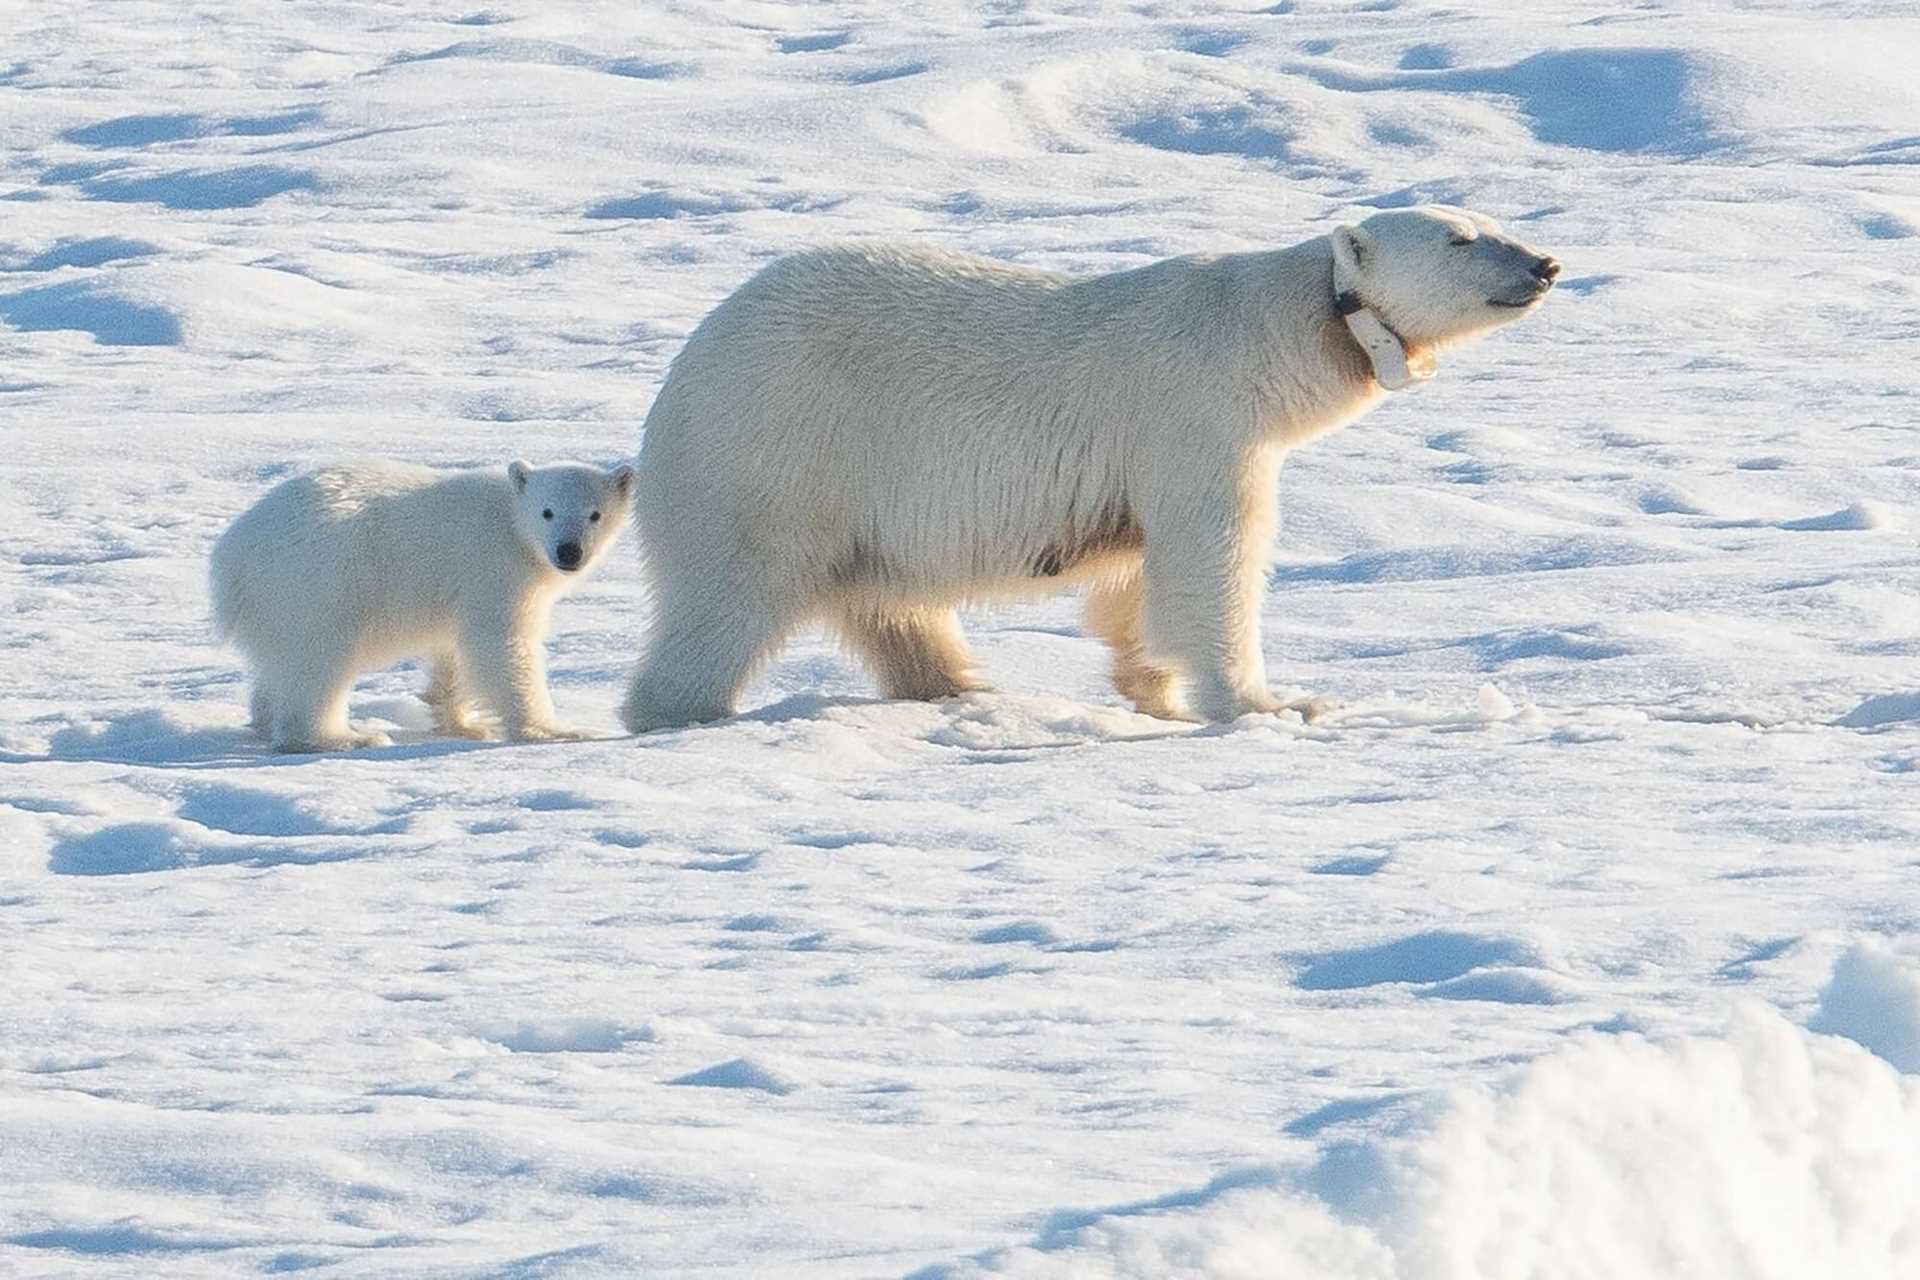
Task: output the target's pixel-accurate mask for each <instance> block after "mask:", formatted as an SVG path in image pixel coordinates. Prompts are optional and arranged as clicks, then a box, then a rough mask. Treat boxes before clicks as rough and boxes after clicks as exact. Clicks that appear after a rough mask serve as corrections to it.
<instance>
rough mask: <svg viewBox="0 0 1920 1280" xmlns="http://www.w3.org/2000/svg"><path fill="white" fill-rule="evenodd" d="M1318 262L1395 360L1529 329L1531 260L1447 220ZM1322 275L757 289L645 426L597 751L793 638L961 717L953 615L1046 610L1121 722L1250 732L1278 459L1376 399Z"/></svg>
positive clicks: (694, 702)
mask: <svg viewBox="0 0 1920 1280" xmlns="http://www.w3.org/2000/svg"><path fill="white" fill-rule="evenodd" d="M1334 238H1335V239H1337V241H1338V250H1339V252H1340V253H1341V254H1342V256H1343V259H1344V260H1345V261H1346V265H1347V270H1346V272H1345V274H1346V276H1347V277H1348V280H1349V282H1350V283H1351V284H1353V285H1354V286H1355V287H1357V289H1358V291H1359V292H1360V294H1361V295H1362V296H1363V297H1364V298H1365V301H1366V304H1367V306H1368V307H1369V309H1370V310H1371V311H1372V312H1373V313H1374V314H1375V315H1377V316H1378V317H1379V318H1380V320H1381V321H1382V322H1383V323H1384V324H1386V325H1388V326H1390V327H1391V328H1392V329H1393V331H1394V333H1395V334H1396V335H1397V336H1398V337H1399V338H1400V340H1401V341H1402V342H1403V343H1404V345H1405V347H1406V350H1407V352H1408V353H1409V358H1410V359H1412V360H1414V361H1419V362H1426V361H1430V360H1431V358H1432V352H1433V351H1434V349H1436V348H1438V347H1440V346H1442V345H1444V344H1446V343H1448V342H1452V341H1457V340H1459V339H1462V338H1465V337H1468V336H1471V335H1473V334H1476V333H1479V332H1482V331H1484V330H1487V329H1491V328H1493V327H1494V326H1496V325H1499V324H1501V323H1504V322H1505V321H1507V320H1510V319H1512V318H1514V317H1515V316H1518V315H1520V314H1521V313H1522V310H1523V309H1524V308H1513V309H1508V308H1503V307H1500V306H1496V305H1493V304H1494V303H1496V302H1512V301H1514V300H1516V299H1521V298H1522V297H1523V296H1524V298H1525V299H1526V305H1531V302H1532V301H1534V300H1537V297H1536V295H1535V294H1534V292H1533V289H1534V285H1535V281H1534V279H1533V277H1532V276H1531V275H1530V274H1529V268H1530V267H1531V266H1533V265H1534V264H1536V263H1540V262H1542V261H1543V260H1542V259H1540V257H1539V255H1538V254H1537V253H1535V252H1534V251H1533V250H1531V249H1528V248H1526V247H1525V246H1523V245H1520V244H1519V243H1518V242H1516V241H1514V240H1512V239H1510V238H1509V237H1507V236H1505V235H1504V234H1503V233H1502V232H1501V231H1500V229H1499V227H1498V226H1497V225H1496V224H1495V223H1493V221H1492V220H1491V219H1487V218H1484V217H1481V216H1479V215H1477V214H1469V213H1466V212H1464V211H1461V210H1455V209H1444V208H1426V209H1408V210H1397V211H1393V212H1388V213H1383V214H1378V215H1376V216H1374V217H1372V218H1369V219H1368V220H1367V221H1366V222H1365V223H1363V224H1362V225H1361V226H1359V227H1342V228H1340V229H1338V230H1337V231H1336V232H1335V233H1334ZM1456 240H1461V241H1468V243H1464V244H1456V243H1454V242H1455V241H1456ZM1335 247H1336V246H1335V244H1334V242H1333V240H1330V238H1329V237H1325V236H1322V237H1319V238H1316V239H1313V240H1309V241H1307V242H1306V243H1304V244H1299V245H1295V246H1293V247H1292V248H1289V249H1280V250H1275V251H1271V252H1266V253H1246V254H1232V255H1225V256H1219V257H1190V258H1175V259H1171V260H1169V261H1165V262H1159V263H1155V264H1153V265H1151V266H1147V267H1142V268H1140V269H1138V270H1134V271H1122V272H1117V273H1115V274H1112V275H1105V276H1096V277H1093V278H1090V279H1073V278H1070V277H1067V276H1062V275H1055V274H1051V273H1048V272H1041V271H1032V270H1026V269H1023V268H1018V267H1010V266H1005V265H1002V264H1000V263H996V262H991V261H988V260H985V259H981V258H974V257H968V256H965V255H962V254H957V253H949V252H944V251H941V250H938V249H930V248H919V247H913V246H906V245H870V244H857V245H849V246H843V247H838V248H831V249H824V250H820V251H817V252H812V253H805V254H801V255H799V256H797V257H792V258H788V259H785V260H783V261H780V262H777V263H775V264H773V265H772V266H770V267H768V268H767V269H766V270H764V271H762V272H761V273H760V274H759V275H757V276H755V277H754V278H753V279H752V280H750V281H748V282H747V284H745V285H744V286H742V287H741V288H740V289H739V290H738V291H737V292H735V293H734V294H733V295H732V296H731V297H729V298H727V299H726V300H725V301H723V302H722V303H721V304H720V305H719V306H718V307H716V308H715V309H714V311H713V312H712V314H710V315H709V316H708V317H707V318H706V319H705V320H704V321H702V322H701V324H700V326H699V328H698V329H696V330H695V331H694V333H693V336H692V337H691V338H690V339H689V340H688V342H687V345H686V347H685V349H684V350H683V351H682V352H681V353H680V355H679V357H678V358H677V359H676V360H675V361H674V364H673V368H672V370H671V371H670V372H669V374H668V376H667V380H666V383H665V385H664V386H663V387H662V388H661V390H660V395H659V397H658V399H657V400H656V401H655V403H654V406H653V410H652V412H651V413H650V414H649V415H648V418H647V424H646V433H645V439H644V443H643V446H642V450H641V465H640V469H639V478H638V482H637V488H638V490H639V492H638V497H637V501H636V504H635V507H634V516H635V521H636V523H637V524H638V526H639V528H640V533H641V552H642V555H643V556H645V557H646V561H647V567H648V572H649V576H650V578H651V581H652V585H653V589H654V592H655V597H656V599H655V606H656V607H655V619H656V620H655V624H654V631H653V634H652V635H651V637H650V642H649V646H648V649H647V651H646V653H645V656H644V657H643V658H642V660H641V662H640V665H639V668H638V670H637V671H636V672H635V675H634V677H633V682H632V686H631V688H630V689H629V691H628V695H627V698H626V702H625V704H624V707H623V715H624V718H625V721H626V724H627V726H628V727H629V728H630V729H633V730H635V731H636V732H638V731H644V730H647V729H651V728H655V727H659V726H663V725H672V724H681V723H686V722H689V721H696V720H707V719H715V718H719V717H722V716H726V715H729V714H731V713H732V712H733V710H734V706H735V700H736V698H737V697H738V694H739V691H740V689H741V686H742V685H743V683H744V682H745V681H746V680H747V678H748V677H749V676H750V675H751V674H752V672H753V670H754V669H755V668H756V666H757V665H758V664H760V663H761V662H762V661H763V660H765V659H766V658H767V657H768V656H769V655H770V654H771V653H772V651H773V650H774V648H775V647H776V646H777V645H778V644H779V642H780V640H781V638H782V637H783V636H785V635H786V634H787V633H788V631H789V630H790V629H792V628H793V627H794V626H796V625H798V624H801V623H803V622H807V621H811V620H823V621H825V622H826V623H828V624H829V625H831V626H833V627H834V628H835V629H837V630H838V632H839V633H840V634H841V635H842V636H843V637H844V639H845V640H846V642H847V643H848V645H849V646H850V647H851V648H852V649H853V650H854V651H855V652H856V653H857V654H858V655H859V656H860V657H862V658H863V659H864V660H865V661H866V663H867V664H868V666H869V667H870V668H871V669H872V670H873V672H874V675H875V676H876V677H877V679H878V681H879V683H880V686H881V688H882V690H883V691H884V692H885V693H886V694H887V695H888V696H890V697H910V698H937V697H942V696H947V695H951V694H955V693H958V692H960V691H962V690H966V689H973V688H979V687H980V685H979V684H978V682H977V681H976V680H975V679H974V677H973V675H972V672H971V662H970V659H969V657H968V654H967V650H966V646H965V643H964V641H963V640H962V638H961V636H960V632H959V627H958V624H957V621H956V618H955V614H954V609H955V606H956V605H959V604H961V603H963V602H965V601H968V600H972V599H978V598H982V597H989V596H1000V595H1005V594H1008V593H1010V592H1028V593H1031V592H1039V591H1051V590H1056V589H1058V588H1060V587H1062V586H1065V585H1068V584H1071V583H1086V584H1089V585H1090V586H1091V588H1092V597H1091V600H1090V602H1089V610H1088V621H1089V625H1090V626H1091V628H1092V629H1093V630H1094V631H1095V632H1096V633H1097V634H1098V635H1100V636H1101V637H1102V638H1103V639H1104V640H1106V641H1107V643H1108V644H1109V645H1111V646H1112V647H1113V650H1114V654H1115V660H1114V680H1115V683H1116V685H1117V686H1118V688H1119V689H1120V690H1121V692H1123V693H1124V694H1126V695H1127V696H1128V697H1129V698H1131V699H1132V700H1133V701H1134V702H1135V703H1136V704H1137V705H1138V706H1139V707H1140V708H1141V709H1142V710H1143V711H1146V712H1149V713H1151V714H1154V715H1162V716H1177V715H1184V714H1197V715H1199V716H1202V717H1205V718H1208V719H1216V720H1218V719H1229V718H1233V717H1236V716H1239V715H1242V714H1244V713H1247V712H1251V711H1273V710H1276V709H1279V708H1280V707H1281V705H1282V704H1281V703H1280V702H1279V701H1278V700H1277V699H1276V698H1275V697H1274V696H1273V695H1272V694H1271V693H1270V692H1269V691H1268V688H1267V682H1266V671H1265V662H1264V660H1263V657H1262V654H1261V647H1260V597H1261V590H1262V586H1263V584H1264V579H1265V566H1266V563H1267V558H1268V554H1269V550H1270V546H1271V543H1272V540H1273V535H1274V530H1275V506H1276V500H1275V484H1276V480H1277V477H1278V473H1279V468H1280V462H1281V459H1282V457H1283V456H1284V455H1285V453H1286V452H1287V451H1288V450H1289V449H1292V448H1294V447H1296V446H1298V445H1301V444H1304V443H1306V442H1307V441H1308V440H1311V439H1313V438H1314V437H1316V436H1319V435H1322V434H1324V433H1326V432H1328V431H1331V430H1333V429H1335V428H1337V427H1339V426H1342V425H1343V424H1345V423H1347V422H1348V421H1351V420H1352V419H1353V418H1355V417H1357V416H1358V415H1359V414H1360V413H1362V412H1364V411H1365V410H1366V409H1367V408H1368V407H1370V406H1371V405H1372V404H1374V403H1375V402H1376V401H1377V399H1378V398H1379V396H1380V394H1381V391H1380V387H1379V385H1378V384H1377V383H1376V382H1375V380H1374V378H1373V375H1372V372H1371V366H1370V364H1369V362H1368V359H1367V357H1366V355H1364V354H1363V353H1362V351H1361V349H1360V347H1359V346H1358V344H1357V343H1356V342H1355V341H1354V339H1353V337H1352V335H1351V334H1350V333H1349V332H1348V331H1347V327H1346V325H1345V324H1344V323H1343V322H1342V321H1341V320H1340V318H1339V317H1338V315H1337V314H1336V312H1335V309H1334V305H1333V296H1334V287H1333V269H1334V254H1335ZM1182 680H1184V682H1185V686H1186V687H1185V696H1184V697H1182V691H1181V689H1180V687H1179V686H1180V682H1181V681H1182Z"/></svg>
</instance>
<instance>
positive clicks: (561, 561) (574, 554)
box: [553, 542, 580, 569]
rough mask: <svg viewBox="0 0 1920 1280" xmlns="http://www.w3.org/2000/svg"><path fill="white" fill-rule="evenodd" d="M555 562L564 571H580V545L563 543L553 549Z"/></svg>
mask: <svg viewBox="0 0 1920 1280" xmlns="http://www.w3.org/2000/svg"><path fill="white" fill-rule="evenodd" d="M553 562H554V563H555V564H557V565H559V566H560V567H561V568H562V569H578V568H579V567H580V544H579V543H577V542H563V543H561V544H560V545H559V546H557V547H555V548H554V549H553Z"/></svg>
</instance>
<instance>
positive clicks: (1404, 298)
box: [1332, 204, 1560, 348]
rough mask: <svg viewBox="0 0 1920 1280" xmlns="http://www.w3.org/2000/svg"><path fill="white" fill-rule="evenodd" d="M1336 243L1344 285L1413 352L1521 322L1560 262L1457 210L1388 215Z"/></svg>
mask: <svg viewBox="0 0 1920 1280" xmlns="http://www.w3.org/2000/svg"><path fill="white" fill-rule="evenodd" d="M1332 238H1333V256H1334V278H1335V279H1336V280H1339V281H1341V284H1340V285H1339V286H1338V287H1339V288H1342V289H1350V290H1352V291H1353V292H1354V293H1355V294H1357V295H1358V298H1359V301H1360V303H1361V305H1363V306H1365V307H1366V308H1368V309H1369V310H1371V311H1373V312H1374V313H1375V314H1376V315H1378V316H1379V317H1380V319H1381V320H1382V321H1383V322H1384V323H1385V324H1386V325H1387V326H1388V327H1389V328H1391V329H1392V330H1393V331H1394V332H1395V333H1396V334H1398V335H1399V336H1400V337H1401V338H1402V339H1403V340H1404V341H1405V342H1406V343H1407V345H1408V346H1409V347H1417V348H1433V347H1444V346H1447V345H1450V344H1452V343H1455V342H1460V341H1463V340H1465V339H1467V338H1471V337H1474V336H1475V335H1477V334H1481V333H1485V332H1486V331H1487V330H1489V329H1493V328H1497V327H1499V326H1500V325H1503V324H1506V323H1507V322H1508V321H1511V320H1517V319H1519V318H1520V317H1521V316H1523V315H1525V314H1526V313H1527V312H1529V311H1531V310H1533V308H1534V307H1536V306H1538V305H1539V304H1540V301H1541V299H1543V298H1545V297H1546V296H1547V290H1549V289H1551V288H1552V287H1553V282H1554V279H1555V277H1557V276H1558V275H1559V274H1560V263H1559V261H1558V260H1557V259H1555V258H1553V257H1550V256H1549V255H1547V254H1544V253H1542V252H1540V251H1539V250H1538V249H1535V248H1534V247H1533V246H1531V245H1528V244H1523V243H1522V242H1521V241H1519V240H1516V239H1515V238H1514V237H1512V236H1510V235H1508V234H1507V233H1506V232H1505V231H1503V230H1501V228H1500V224H1499V223H1497V222H1495V221H1494V220H1493V219H1492V218H1489V217H1487V216H1486V215H1485V214H1479V213H1473V212H1470V211H1468V210H1466V209H1456V208H1454V207H1452V206H1451V205H1440V204H1430V205H1421V206H1419V207H1417V208H1412V209H1390V210H1388V211H1387V212H1385V213H1376V214H1374V215H1373V216H1372V217H1371V218H1368V219H1367V220H1366V221H1364V222H1362V223H1361V224H1360V225H1359V226H1351V225H1345V226H1341V227H1338V228H1336V229H1335V230H1334V233H1333V237H1332Z"/></svg>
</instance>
